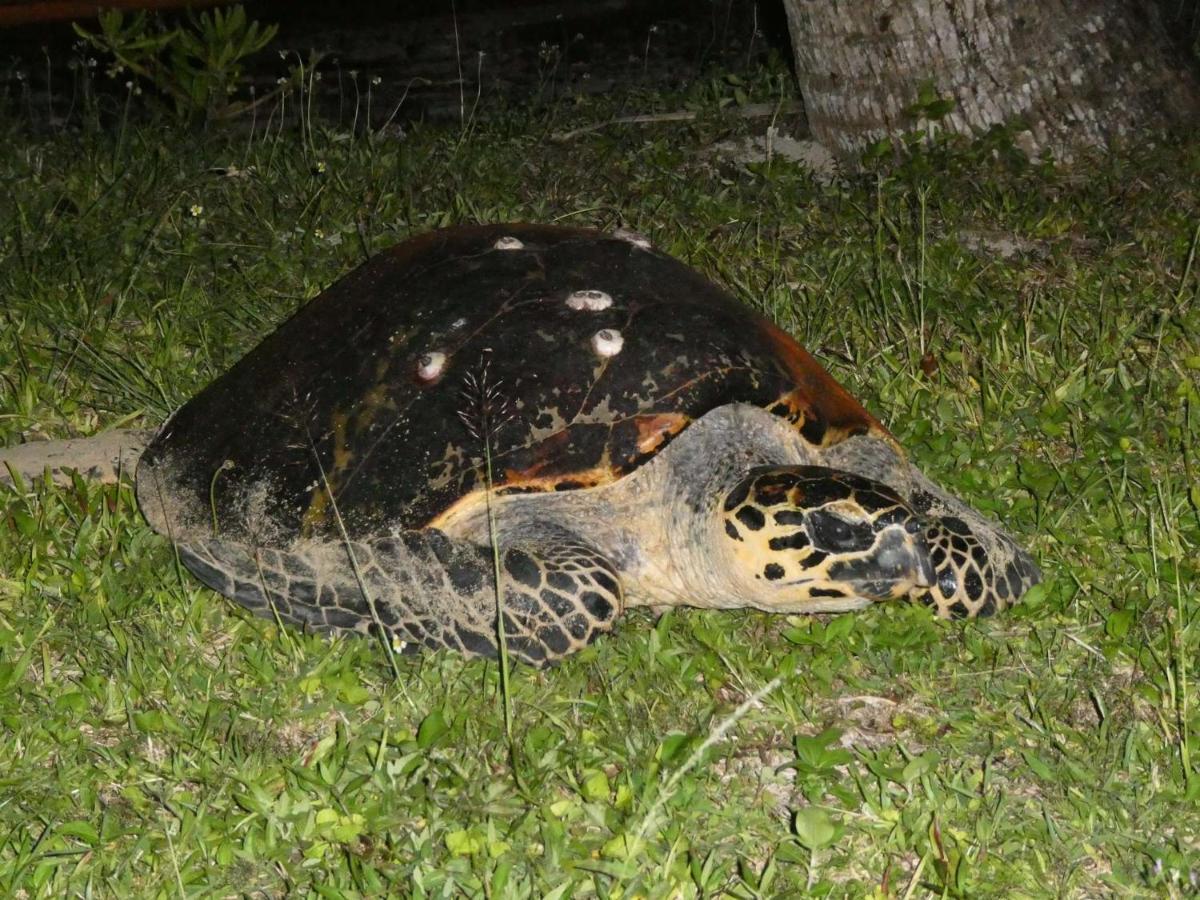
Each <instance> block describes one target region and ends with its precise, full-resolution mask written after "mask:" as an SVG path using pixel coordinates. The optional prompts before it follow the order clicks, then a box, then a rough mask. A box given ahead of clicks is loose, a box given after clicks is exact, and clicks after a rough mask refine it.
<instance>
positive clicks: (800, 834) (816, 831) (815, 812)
mask: <svg viewBox="0 0 1200 900" xmlns="http://www.w3.org/2000/svg"><path fill="white" fill-rule="evenodd" d="M792 824H793V825H794V826H795V829H796V837H797V838H798V839H799V841H800V843H801V844H803V845H804V846H805V847H807V848H808V849H809V850H820V849H821V848H822V847H824V846H825V845H826V844H828V843H830V842H831V841H832V840H833V836H834V834H835V833H836V832H835V829H834V827H833V820H831V819H830V818H829V813H827V812H825V810H823V809H819V808H817V807H815V806H806V807H804V809H801V810H798V811H797V812H796V815H795V817H794V819H793V822H792Z"/></svg>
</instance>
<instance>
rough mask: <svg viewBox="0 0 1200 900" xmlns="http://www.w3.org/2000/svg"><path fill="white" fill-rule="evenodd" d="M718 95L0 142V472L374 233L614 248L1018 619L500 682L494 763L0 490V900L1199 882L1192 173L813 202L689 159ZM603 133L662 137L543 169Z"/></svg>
mask: <svg viewBox="0 0 1200 900" xmlns="http://www.w3.org/2000/svg"><path fill="white" fill-rule="evenodd" d="M780 83H782V82H781V80H780V79H778V78H775V77H773V76H772V77H766V76H764V78H763V79H762V80H761V83H757V84H753V85H749V86H745V85H743V86H740V87H739V92H740V91H743V90H744V91H746V92H748V93H749V94H751V95H753V96H752V97H751V99H758V100H765V101H770V100H772V99H786V98H784V97H781V96H780V95H779V94H778V93H774V94H773V93H772V92H771V87H770V86H772V85H774V86H778V85H779V84H780ZM722 84H723V83H722V82H721V80H720V79H716V80H714V81H713V82H711V83H709V84H706V85H701V86H700V87H698V88H697V89H696V90H695V91H694V92H693V93H692V94H690V95H687V96H682V95H672V96H661V95H660V96H655V95H643V96H639V97H627V98H619V99H617V100H598V99H593V100H587V101H581V102H579V103H577V104H575V105H563V106H559V107H552V108H549V109H543V110H540V111H538V112H530V113H521V112H511V111H509V112H506V111H503V110H484V111H483V112H484V113H486V115H482V114H481V115H479V116H477V117H476V118H474V119H473V120H471V121H470V122H469V123H462V124H453V125H449V126H444V127H433V126H421V125H416V126H409V127H408V130H407V132H406V133H405V134H403V135H401V134H399V133H398V132H397V131H396V130H395V129H394V128H391V129H389V130H388V131H387V132H386V133H374V134H372V133H364V132H362V131H361V129H360V131H359V133H357V134H353V133H351V132H350V131H349V130H348V127H347V124H346V123H341V124H339V123H336V122H325V121H320V120H317V121H308V120H306V121H305V122H304V123H303V127H292V126H288V127H281V125H280V119H279V118H278V117H276V118H273V119H270V120H268V116H267V114H266V112H265V111H264V112H263V114H262V115H260V116H259V117H257V119H256V120H255V122H254V127H253V129H251V128H249V127H248V125H249V123H247V122H245V121H242V122H241V123H235V125H234V127H227V128H213V129H210V130H207V131H198V130H196V129H191V130H184V129H182V128H180V127H178V126H177V125H175V124H174V123H173V122H172V120H171V119H170V117H168V116H166V115H148V114H145V113H144V112H142V111H140V110H139V109H138V108H137V106H136V105H135V106H134V108H133V109H132V110H130V109H129V108H128V107H121V106H120V105H118V106H117V107H116V108H115V110H114V111H113V112H112V113H110V114H109V115H108V116H107V118H105V119H104V123H105V124H104V127H100V128H97V127H95V126H94V124H91V125H90V124H89V122H91V121H92V120H91V119H90V118H89V117H87V116H80V117H78V118H77V119H76V120H73V121H72V122H70V123H68V125H67V126H62V127H51V126H50V124H49V123H48V122H47V121H45V120H44V118H43V119H39V118H38V117H37V116H36V115H34V116H32V117H31V116H29V115H24V114H20V115H13V116H11V117H8V119H7V121H6V124H5V125H4V126H3V131H2V133H0V189H2V193H0V297H2V298H3V299H2V301H0V322H2V332H0V373H2V378H0V445H7V444H14V443H17V442H20V441H21V440H32V439H37V438H42V437H65V436H71V435H86V434H91V433H94V432H97V431H101V430H104V429H108V428H112V427H117V426H136V427H148V428H153V427H155V426H157V425H158V424H160V423H161V422H162V421H163V420H164V419H165V417H166V416H167V415H168V413H169V412H170V411H171V410H172V409H173V408H174V407H175V406H177V405H178V404H179V403H181V402H182V401H184V400H185V399H186V398H187V397H189V396H190V395H191V394H192V393H193V392H195V391H196V390H197V389H199V388H200V387H202V386H203V385H204V384H205V383H206V382H208V381H209V380H210V379H211V378H213V377H214V376H215V375H217V374H218V373H220V372H222V371H224V370H225V369H226V368H227V367H228V366H229V365H230V364H232V363H233V362H234V361H235V360H236V359H238V358H239V357H240V356H241V355H242V354H243V353H245V352H246V351H247V350H249V349H250V348H251V347H253V346H254V345H255V343H257V341H258V340H259V339H261V338H262V337H263V336H264V335H266V334H267V333H268V332H269V331H270V330H271V328H272V327H273V326H274V325H275V324H277V323H279V322H280V321H281V320H283V319H284V318H285V317H287V316H288V315H289V314H290V313H291V312H292V311H294V310H295V309H296V308H297V307H298V306H299V305H300V304H302V303H303V302H305V301H306V300H307V299H309V298H311V297H313V296H314V295H316V294H317V293H318V292H319V291H320V290H321V289H322V288H323V287H325V286H326V285H328V284H329V283H331V282H332V281H333V280H335V279H336V278H338V277H339V276H340V275H342V274H343V273H345V272H346V271H348V270H349V269H350V268H352V267H353V266H355V265H357V264H358V263H360V262H362V261H363V260H364V259H366V258H368V257H369V256H370V255H371V254H373V253H375V252H377V251H379V250H381V249H383V248H385V247H387V246H389V245H391V244H393V243H395V242H397V241H400V240H402V239H404V238H405V237H407V236H409V235H413V234H417V233H420V232H423V231H425V230H428V229H430V228H434V227H437V226H440V225H445V224H450V223H458V222H493V221H537V222H562V223H568V224H585V225H595V226H599V227H605V228H611V227H614V226H616V225H618V224H621V223H622V222H623V223H625V224H627V225H628V226H630V227H632V228H634V229H636V230H638V231H641V232H643V233H645V234H647V235H648V236H650V237H651V238H652V239H653V240H654V242H655V243H656V244H657V245H658V246H659V247H660V248H661V249H664V250H666V251H668V252H671V253H673V254H675V255H677V256H679V257H680V258H682V259H684V260H686V261H688V262H689V263H691V264H692V265H694V266H696V267H698V268H700V269H701V270H703V271H705V272H706V273H708V274H709V275H710V276H711V277H713V278H714V279H716V280H718V281H720V282H722V283H724V284H725V285H727V286H728V287H729V288H730V289H731V290H732V291H733V292H734V293H735V294H736V295H737V296H738V297H740V298H741V299H742V300H744V301H745V302H746V303H747V304H749V305H750V306H752V307H754V308H756V309H759V310H760V311H763V312H765V313H766V314H768V315H770V316H771V317H773V318H774V319H775V321H777V322H778V323H779V324H780V325H781V326H782V327H784V328H785V329H787V330H789V331H791V332H792V333H794V334H795V335H796V336H797V337H799V338H800V339H801V341H802V342H803V343H804V344H805V345H806V346H808V347H809V348H810V349H811V350H812V351H813V352H814V353H816V354H817V355H818V356H819V358H820V359H821V360H822V361H823V362H824V363H825V364H826V365H827V366H828V367H829V368H830V369H831V371H832V372H833V373H834V374H835V376H836V377H837V378H838V379H839V380H840V381H842V382H843V383H844V384H846V385H847V386H848V387H850V388H851V390H852V391H853V392H854V393H855V394H856V395H857V396H858V397H859V398H860V399H862V400H863V401H864V403H865V404H866V405H867V406H868V408H870V409H872V410H873V411H875V412H876V413H877V414H879V415H880V416H881V417H882V418H883V419H884V420H885V421H886V422H887V423H888V425H889V427H891V428H892V430H893V431H894V432H895V433H896V435H897V436H898V437H899V438H900V440H901V441H902V442H903V443H904V445H905V446H906V447H908V448H909V450H910V452H911V454H912V456H913V457H914V458H915V459H916V460H917V462H918V463H919V464H920V465H921V466H922V467H923V468H924V469H925V470H926V471H927V472H928V473H929V474H930V475H932V476H933V477H935V478H936V479H938V480H940V481H942V482H943V483H944V484H945V485H946V486H948V487H950V488H951V489H953V490H954V491H955V492H957V493H959V494H960V495H961V496H963V497H964V498H966V499H967V500H969V501H970V502H972V503H973V504H974V505H976V506H977V507H979V508H981V509H983V510H985V511H987V512H989V513H990V514H992V515H995V516H997V517H999V518H1002V519H1003V520H1004V521H1005V522H1006V524H1007V525H1008V526H1009V527H1010V529H1011V530H1012V531H1013V533H1014V534H1016V535H1017V536H1018V538H1019V540H1020V541H1021V542H1023V544H1024V545H1026V546H1027V547H1029V548H1030V549H1031V550H1032V552H1033V553H1034V555H1035V556H1036V557H1037V558H1038V560H1039V561H1040V563H1041V565H1042V567H1043V569H1044V572H1045V584H1044V585H1043V586H1042V587H1040V588H1037V589H1035V590H1034V591H1033V592H1032V593H1031V595H1030V596H1029V598H1028V601H1027V602H1026V603H1025V604H1023V605H1022V606H1020V607H1019V608H1017V609H1015V610H1013V611H1011V612H1009V613H1006V614H1005V615H1004V616H1002V617H999V618H996V619H992V620H984V621H970V622H952V623H951V622H943V621H938V620H935V619H933V618H931V616H930V615H929V613H928V612H927V611H926V610H924V609H921V608H915V607H908V606H903V605H888V606H880V607H878V608H874V609H871V610H869V611H866V612H864V613H859V614H856V615H852V616H851V615H844V616H834V617H829V616H814V617H811V618H805V617H798V616H797V617H783V616H775V617H772V616H768V615H765V614H760V613H756V612H732V613H730V612H726V613H717V612H702V611H696V610H688V609H677V610H674V611H672V612H669V613H668V614H666V615H664V616H663V617H662V618H660V619H657V620H655V619H654V618H653V617H652V616H650V615H649V614H642V613H634V614H631V615H629V616H627V618H626V619H625V621H624V623H623V626H622V627H621V628H620V629H619V631H618V633H617V634H616V635H614V636H612V637H610V638H607V639H604V640H602V641H601V642H600V643H598V644H596V645H594V646H592V647H591V648H589V649H588V650H586V651H585V652H583V653H581V654H579V655H578V656H576V657H574V658H572V659H570V660H569V661H567V662H566V663H565V664H563V665H562V666H560V667H558V668H555V669H552V670H548V671H536V670H533V669H531V668H525V667H517V668H515V669H514V670H513V672H512V677H511V699H512V705H513V727H512V733H511V738H510V737H509V736H508V735H507V734H506V731H505V727H504V715H503V708H502V697H501V695H500V677H499V671H498V668H497V666H496V665H495V664H494V663H489V662H485V661H480V660H465V659H462V658H460V657H458V656H454V655H451V654H449V653H429V654H425V655H422V656H418V657H415V658H404V659H399V660H397V662H396V670H395V671H394V670H393V668H392V667H391V666H390V664H389V661H388V660H387V658H386V656H385V655H384V654H383V653H382V652H381V650H380V648H379V647H378V646H376V645H374V644H371V643H369V642H366V641H354V640H336V641H332V642H331V641H327V640H325V639H322V638H319V637H315V636H311V635H304V634H301V633H299V632H296V631H293V630H279V629H277V628H276V627H275V626H274V625H272V624H271V623H270V622H267V621H264V620H258V619H253V618H250V617H249V616H247V615H246V614H245V613H243V612H242V611H241V610H239V609H238V608H235V607H234V606H233V605H232V604H230V603H229V602H227V601H225V600H224V599H222V598H221V597H219V596H218V595H216V594H214V593H212V592H210V591H208V590H207V589H204V588H202V587H201V586H200V585H199V583H198V582H196V581H195V580H194V579H193V578H191V577H190V576H189V575H188V574H187V572H186V571H185V570H183V569H182V568H181V567H180V565H179V564H178V561H177V559H176V557H175V554H174V553H173V551H172V548H171V546H170V545H169V544H168V542H167V541H165V540H164V539H162V538H160V537H158V536H157V535H155V534H154V533H152V532H151V531H150V530H149V528H148V527H147V526H146V525H145V523H144V522H143V521H142V520H141V518H140V516H139V514H138V511H137V509H136V506H135V503H134V500H133V493H132V490H131V488H130V486H129V485H122V486H119V487H117V486H107V487H106V486H101V485H97V484H91V483H88V482H86V481H84V480H82V479H76V480H75V482H74V483H73V484H71V485H68V486H62V487H54V486H47V485H43V484H41V483H38V484H25V485H22V486H19V487H16V488H0V895H4V896H15V897H64V896H112V897H117V896H123V897H128V896H147V897H149V896H163V897H184V896H242V895H246V896H260V895H261V896H281V895H284V894H289V895H291V894H295V895H297V896H310V895H313V896H328V897H342V896H348V897H349V896H379V895H383V894H395V895H402V896H414V897H432V896H445V897H459V896H464V897H465V896H483V897H585V896H593V895H595V896H600V897H624V896H641V897H699V896H732V897H775V896H786V895H797V894H806V893H809V894H813V895H827V896H835V897H842V896H848V897H863V896H873V897H917V896H933V895H937V896H972V897H1022V896H1025V897H1045V896H1098V895H1105V894H1119V895H1122V896H1147V897H1151V896H1153V897H1157V896H1185V895H1191V894H1193V893H1194V892H1195V891H1197V890H1198V889H1200V813H1198V812H1197V809H1198V803H1200V764H1198V762H1197V759H1196V757H1197V755H1198V751H1200V747H1198V746H1197V736H1198V734H1200V702H1198V698H1197V696H1196V694H1197V687H1198V685H1197V680H1196V676H1195V672H1196V670H1197V668H1198V667H1200V658H1198V657H1200V654H1198V649H1200V596H1198V595H1200V591H1198V590H1197V587H1198V583H1200V573H1198V571H1197V568H1198V566H1197V545H1198V544H1200V516H1198V506H1200V471H1198V470H1197V461H1196V453H1197V448H1198V447H1200V411H1198V410H1197V403H1198V401H1200V396H1198V391H1197V376H1198V374H1200V337H1198V335H1200V309H1198V305H1197V294H1198V292H1200V260H1196V259H1195V257H1196V253H1197V237H1198V235H1200V195H1198V192H1197V186H1198V185H1200V143H1197V142H1193V143H1191V144H1184V145H1167V146H1163V147H1158V148H1149V147H1138V148H1132V149H1130V150H1129V151H1127V152H1124V153H1122V154H1120V155H1118V156H1116V157H1115V158H1111V159H1103V160H1095V161H1090V162H1087V163H1081V164H1079V165H1078V166H1076V167H1074V168H1071V167H1048V166H1032V165H1027V164H1021V163H1019V162H1018V161H1015V160H1013V159H1012V158H1011V157H1010V156H1009V155H1008V154H1006V153H1004V152H1003V148H1002V147H1001V152H999V153H995V154H993V153H991V152H985V151H978V150H977V151H970V150H964V149H958V150H954V151H947V150H942V149H930V150H926V151H922V152H921V153H920V154H918V156H917V158H916V159H915V160H914V161H912V162H910V163H908V164H906V165H903V166H899V167H888V168H886V169H885V168H880V169H878V170H877V171H875V172H873V173H871V174H868V175H865V176H862V177H856V178H853V179H847V180H839V181H836V182H834V183H832V184H828V185H823V184H820V183H818V182H816V181H814V180H813V179H812V178H811V177H810V176H809V175H807V174H806V173H805V172H804V171H802V170H801V169H799V168H798V167H796V166H795V165H793V164H791V163H788V162H786V161H784V160H780V159H772V160H769V161H764V162H760V163H753V164H749V165H747V164H743V163H737V162H732V161H729V160H727V159H724V158H721V157H719V156H717V155H715V154H714V153H713V152H712V150H711V146H712V144H714V143H715V142H716V141H718V140H723V139H726V138H728V137H730V136H731V135H733V136H737V135H739V134H741V133H744V132H745V131H746V130H747V129H749V128H751V127H753V126H752V124H749V123H747V122H745V121H743V120H741V119H739V118H737V117H733V116H727V115H724V114H722V111H721V109H720V108H719V104H718V100H719V99H720V97H721V95H722V91H723V88H722ZM755 91H757V92H758V93H757V94H756V93H755ZM727 93H730V95H732V94H731V92H727ZM619 102H623V103H624V104H625V105H626V107H625V108H626V109H629V108H636V110H637V111H646V110H652V109H661V110H672V109H676V108H680V107H681V106H683V105H684V104H692V105H693V106H695V107H696V108H698V109H699V110H700V111H701V115H700V117H699V118H698V119H697V120H696V121H695V122H690V123H678V122H675V123H668V124H657V125H655V124H649V125H637V126H632V127H629V126H620V127H611V128H607V129H600V130H596V131H591V132H588V133H586V134H582V135H579V136H576V137H574V138H573V139H571V140H569V141H565V142H559V141H555V140H553V135H554V134H555V133H558V132H560V131H563V130H566V129H570V128H575V127H580V126H583V125H587V124H589V123H591V122H596V121H601V120H603V119H604V118H606V117H607V116H608V115H610V114H611V113H612V112H613V111H614V109H615V105H610V104H616V103H619ZM757 127H759V128H761V127H762V123H759V124H758V126H757Z"/></svg>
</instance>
